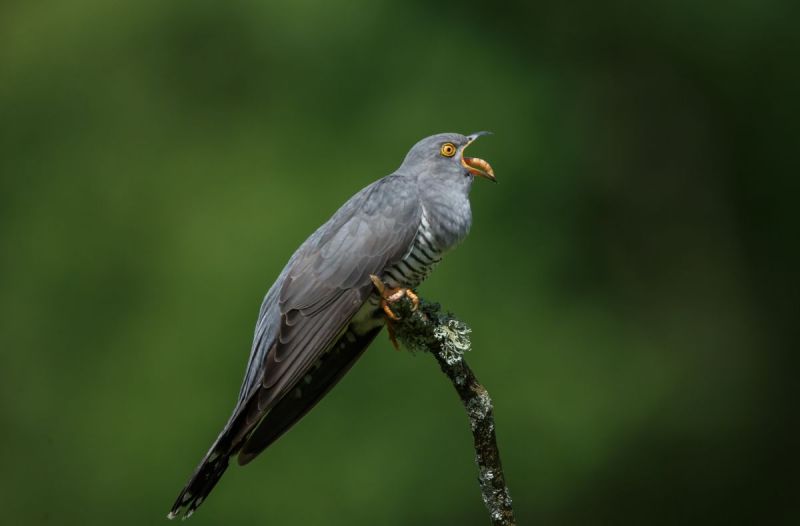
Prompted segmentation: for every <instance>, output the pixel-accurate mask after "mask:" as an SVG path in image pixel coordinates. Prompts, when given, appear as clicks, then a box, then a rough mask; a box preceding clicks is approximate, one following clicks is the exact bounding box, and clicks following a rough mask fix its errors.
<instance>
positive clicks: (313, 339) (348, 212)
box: [233, 175, 421, 460]
mask: <svg viewBox="0 0 800 526" xmlns="http://www.w3.org/2000/svg"><path fill="white" fill-rule="evenodd" d="M420 216H421V208H420V205H419V199H418V196H417V189H416V185H415V184H412V182H411V181H409V180H408V179H407V178H406V177H403V176H398V175H392V176H388V177H385V178H383V179H381V180H379V181H377V182H375V183H373V184H372V185H370V186H368V187H367V188H365V189H364V190H362V191H361V192H359V193H358V194H356V195H355V196H354V197H353V198H352V199H351V200H350V201H348V202H347V203H346V204H345V205H344V206H342V208H340V209H339V211H338V212H336V214H334V216H333V217H332V218H331V219H330V220H329V221H328V222H327V223H326V224H325V225H323V226H322V227H321V228H320V229H319V230H318V231H317V232H316V233H315V234H314V235H312V236H311V237H310V238H309V239H308V241H307V242H306V243H304V245H303V246H302V247H301V248H300V249H299V250H298V252H297V254H295V256H294V257H293V258H292V261H290V264H289V265H287V269H286V270H285V272H286V273H285V276H284V280H283V282H282V285H281V288H280V290H279V291H278V293H277V298H276V299H277V302H278V311H279V325H278V327H277V331H273V332H276V334H275V335H274V338H273V339H272V341H271V342H264V343H269V350H268V352H266V353H265V355H264V356H263V359H262V360H261V361H260V362H259V363H258V364H251V366H255V365H258V366H259V369H260V371H261V373H260V375H258V378H260V381H259V382H257V383H256V384H255V385H253V386H252V387H251V388H250V389H248V391H249V394H248V396H247V397H246V400H242V403H241V404H240V405H241V407H240V411H241V413H243V414H240V417H243V418H236V419H235V420H238V422H239V427H240V429H238V430H237V432H236V436H237V437H238V438H239V439H244V438H245V437H247V435H248V434H249V433H250V432H252V430H253V429H254V427H255V425H256V424H258V422H259V421H261V419H262V418H263V417H264V416H265V415H266V413H267V412H268V411H269V410H270V409H271V408H272V407H274V405H275V404H276V403H278V402H279V401H280V400H281V399H282V398H283V397H284V396H285V395H286V394H287V393H288V392H289V391H290V390H291V389H292V388H293V387H294V386H295V384H296V383H297V382H298V381H299V380H300V379H301V378H302V377H303V376H304V375H305V374H306V372H307V371H308V369H309V368H310V367H311V366H312V365H313V364H314V363H315V362H316V360H317V359H318V358H319V357H320V355H321V354H322V353H323V352H324V351H325V350H326V349H327V348H328V347H329V346H330V345H331V344H332V343H333V342H334V341H335V340H336V338H337V336H338V335H340V334H341V333H342V331H344V329H346V327H347V325H348V323H349V321H350V319H351V318H352V317H353V315H355V313H356V312H357V311H358V310H359V309H360V308H361V306H362V305H363V304H364V302H365V301H366V299H367V298H368V297H369V295H370V293H371V292H372V290H373V288H372V287H373V285H372V282H371V281H370V278H369V276H370V274H378V275H380V274H381V273H382V272H383V270H384V269H385V268H386V267H387V266H388V265H391V264H392V263H394V262H396V261H398V260H399V259H401V258H402V257H403V256H404V255H405V254H406V253H407V252H408V249H409V247H410V246H411V244H412V243H413V239H414V235H415V234H416V230H417V226H418V224H419V221H420ZM262 310H263V309H262ZM238 441H239V440H236V439H234V441H233V442H234V444H235V443H237V442H238ZM240 460H241V459H240Z"/></svg>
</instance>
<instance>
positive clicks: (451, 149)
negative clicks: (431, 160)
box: [439, 142, 456, 157]
mask: <svg viewBox="0 0 800 526" xmlns="http://www.w3.org/2000/svg"><path fill="white" fill-rule="evenodd" d="M439 153H441V154H442V155H444V156H445V157H452V156H454V155H455V154H456V145H455V144H453V143H452V142H446V143H444V144H443V145H442V149H441V150H439Z"/></svg>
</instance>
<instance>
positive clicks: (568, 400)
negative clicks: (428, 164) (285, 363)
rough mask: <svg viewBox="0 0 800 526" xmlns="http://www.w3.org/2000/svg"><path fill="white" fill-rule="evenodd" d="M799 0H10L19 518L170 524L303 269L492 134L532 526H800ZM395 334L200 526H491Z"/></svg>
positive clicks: (505, 411)
mask: <svg viewBox="0 0 800 526" xmlns="http://www.w3.org/2000/svg"><path fill="white" fill-rule="evenodd" d="M796 14H797V13H796V9H794V6H793V5H792V2H789V1H785V2H781V1H775V0H773V1H769V0H767V1H740V2H661V3H647V2H644V3H643V2H624V1H612V2H606V3H602V5H601V4H600V3H594V2H588V1H584V2H580V3H577V4H576V3H572V4H567V3H564V2H552V1H546V2H536V3H533V2H523V1H516V2H509V3H503V4H490V3H488V2H484V3H481V4H478V5H470V4H467V3H463V2H449V1H444V2H438V3H435V4H433V3H429V2H422V1H407V2H388V1H371V2H370V1H354V2H348V3H339V4H338V5H334V3H330V2H323V1H315V0H303V1H296V2H291V3H290V2H283V3H281V4H278V3H274V2H267V1H245V0H235V1H231V2H225V3H220V2H203V1H196V2H187V1H177V2H161V1H158V2H156V1H154V0H140V1H137V2H133V1H129V2H107V1H101V0H72V1H69V2H54V1H26V2H23V1H19V0H16V1H8V0H7V1H6V2H4V3H3V4H2V6H0V349H1V350H2V354H0V360H2V362H0V371H2V373H1V374H2V376H1V377H0V390H1V392H2V413H1V414H0V416H1V417H2V422H3V427H2V443H0V445H2V447H1V448H0V462H2V470H0V503H2V511H1V512H0V517H2V519H0V520H2V522H3V523H5V524H68V525H72V524H76V525H77V524H81V525H93V524H115V525H123V524H131V525H142V524H165V521H166V519H165V518H164V516H165V514H166V512H167V511H168V508H169V506H170V505H171V503H172V501H173V499H174V498H175V496H176V495H177V492H178V491H179V490H180V488H181V487H182V485H183V484H184V483H185V481H186V479H187V478H188V476H189V475H190V473H191V472H192V470H193V469H194V467H195V465H196V463H197V462H198V461H199V459H200V457H201V456H202V454H203V453H204V452H205V451H206V449H207V448H208V446H209V445H210V443H211V441H212V439H213V438H214V437H215V436H216V434H217V432H218V430H219V428H220V426H221V425H222V424H223V423H224V422H225V420H226V419H227V417H228V413H229V411H230V409H231V408H232V406H233V403H234V401H235V397H236V393H237V392H238V387H239V381H240V377H241V374H242V372H243V369H244V365H245V362H246V358H247V355H248V352H249V348H250V343H251V337H252V330H253V325H254V322H255V317H256V314H257V311H258V307H259V304H260V301H261V298H262V296H263V294H264V293H265V292H266V290H267V288H268V287H269V285H270V284H271V283H272V281H273V280H274V278H275V277H276V276H277V274H278V273H279V271H280V269H281V268H282V266H283V264H284V263H285V261H286V260H287V258H288V257H289V255H290V254H291V252H292V251H293V250H294V249H295V248H296V247H297V246H298V245H299V244H300V243H301V241H302V240H303V239H304V238H305V237H306V236H307V235H308V234H309V233H311V232H312V231H313V230H314V229H315V228H316V227H317V226H318V225H319V224H321V223H322V222H323V221H324V220H325V219H326V218H327V217H328V216H329V215H330V214H331V213H332V212H333V211H334V210H335V209H336V208H337V207H338V206H339V205H340V204H341V203H343V202H344V201H345V200H346V199H347V198H348V197H349V196H350V195H352V194H353V193H354V192H356V191H357V190H358V189H360V188H361V187H363V186H365V185H366V184H368V183H369V182H371V181H373V180H375V179H377V178H378V177H381V176H383V175H385V174H387V173H390V172H391V171H393V170H394V169H395V168H396V167H397V166H398V165H399V163H400V161H401V160H402V158H403V156H404V154H405V152H406V151H407V150H408V148H409V147H410V146H411V145H412V144H414V142H416V141H417V140H418V139H420V138H422V137H424V136H427V135H430V134H432V133H436V132H441V131H458V132H462V133H469V132H473V131H476V130H483V129H487V130H492V131H494V132H495V135H494V136H493V137H490V138H484V139H482V140H481V141H480V142H479V143H478V144H477V145H475V146H473V148H474V150H473V155H477V156H480V157H483V158H486V159H488V160H489V161H490V162H491V163H492V164H493V166H494V168H495V171H496V173H497V175H498V177H499V180H500V184H498V185H491V184H488V183H485V182H483V181H477V182H476V185H475V186H474V188H473V193H472V197H473V199H472V202H473V211H474V226H473V230H472V233H471V235H470V237H469V239H468V240H467V241H466V243H465V244H464V245H463V246H461V247H460V248H459V249H458V250H457V251H455V252H454V253H453V254H451V255H450V256H449V257H448V258H447V261H445V263H444V264H443V265H442V266H441V267H440V268H439V269H438V270H437V272H435V273H434V275H433V276H432V278H431V279H430V280H429V281H428V282H427V283H426V284H425V285H424V286H423V287H422V288H421V289H420V292H421V294H422V295H423V296H425V297H426V298H428V299H431V300H437V301H440V302H442V303H444V304H445V306H446V307H448V308H450V309H452V310H453V311H455V312H456V313H457V314H458V315H460V316H461V317H463V318H464V319H465V320H467V321H469V322H470V324H471V325H472V327H473V329H474V335H473V336H474V350H473V352H472V354H471V355H470V356H469V360H470V362H471V364H472V365H473V367H474V369H475V370H476V372H477V374H478V376H479V377H480V378H481V380H482V381H483V382H484V383H485V384H486V386H487V387H488V388H489V390H490V392H491V393H492V395H493V398H494V400H495V403H496V418H497V425H498V433H499V441H500V446H501V450H502V453H503V460H504V464H505V466H506V471H507V477H508V481H509V484H510V487H511V492H512V496H513V498H514V502H515V507H516V511H517V514H518V517H519V521H520V523H521V524H551V525H586V524H589V525H591V524H614V525H618V524H726V525H730V524H798V523H799V522H800V511H798V506H797V503H798V501H797V499H798V495H800V488H798V478H797V468H798V467H800V466H798V462H797V454H796V446H797V439H798V436H797V433H796V432H795V431H794V425H795V424H797V422H796V420H797V415H796V414H797V403H798V396H797V395H798V393H797V386H796V381H795V371H796V369H797V365H798V363H797V358H796V355H795V351H796V348H794V349H793V348H791V347H790V345H791V343H792V342H793V340H794V337H795V336H796V331H797V288H796V275H797V265H798V260H799V259H800V258H798V242H797V231H798V228H797V227H798V221H797V215H796V212H795V209H794V208H795V207H796V206H797V205H796V201H797V195H798V184H797V178H798V171H799V170H798V162H797V151H798V148H797V139H798V137H800V129H799V128H800V126H798V119H797V109H798V103H797V97H798V92H800V89H799V88H800V82H798V74H797V71H798V70H797V57H798V48H799V47H800V46H798V44H799V43H800V42H799V41H800V37H799V36H798V31H797V18H796V17H795V16H794V15H796ZM476 475H477V473H476V469H475V466H474V465H473V452H472V448H471V442H470V437H469V428H468V424H467V421H466V419H465V416H464V414H463V411H462V409H461V407H460V406H459V404H458V400H457V398H456V397H455V395H454V393H453V392H452V387H451V386H450V385H449V384H448V383H447V382H446V380H445V379H444V377H443V376H442V375H441V373H440V372H439V370H438V368H437V366H436V364H435V363H434V361H433V360H432V359H431V358H430V357H427V356H424V355H417V356H412V355H410V354H408V353H397V352H394V351H393V350H392V349H391V347H390V345H389V343H388V340H387V339H386V338H385V336H381V337H379V339H378V341H377V343H376V344H375V345H373V347H372V349H371V350H370V351H369V352H367V353H366V355H365V356H364V357H363V359H362V360H361V361H360V362H359V363H358V364H357V366H356V367H355V368H354V369H353V371H352V372H351V373H350V374H349V375H348V376H347V377H346V378H345V379H344V381H343V382H342V383H341V384H340V385H339V386H338V387H337V388H336V389H335V390H334V391H333V392H332V393H331V394H330V395H329V396H328V397H327V398H326V399H325V400H324V401H323V402H322V403H321V404H320V405H319V406H318V407H317V409H316V410H315V411H313V412H312V413H311V414H310V415H309V416H308V417H307V418H306V419H304V420H303V421H302V422H301V423H300V424H299V425H298V426H297V427H295V428H294V429H293V430H292V431H290V432H289V434H288V435H286V436H285V437H284V438H283V439H282V440H280V441H279V442H278V443H277V444H276V445H275V446H273V447H272V448H271V449H269V450H268V451H267V452H266V454H264V455H263V456H262V457H260V458H259V459H258V460H257V461H256V462H255V463H253V464H252V465H250V466H248V468H247V469H239V468H238V467H232V468H231V469H230V470H229V471H228V473H227V474H226V476H225V477H224V478H223V480H222V482H221V483H220V485H219V486H218V487H217V489H216V490H215V491H214V493H213V495H212V496H211V498H210V499H209V500H208V501H207V502H206V503H205V504H204V505H203V507H202V508H201V509H200V510H199V512H198V513H197V514H196V515H195V516H194V517H193V518H192V519H191V520H192V523H193V524H196V525H198V526H200V525H203V524H220V523H225V524H244V523H252V524H303V525H305V524H331V525H336V524H348V525H352V524H364V525H367V524H387V525H401V524H402V525H405V524H486V523H487V518H486V514H485V511H484V509H483V504H482V502H481V499H480V496H479V492H478V487H477V484H476Z"/></svg>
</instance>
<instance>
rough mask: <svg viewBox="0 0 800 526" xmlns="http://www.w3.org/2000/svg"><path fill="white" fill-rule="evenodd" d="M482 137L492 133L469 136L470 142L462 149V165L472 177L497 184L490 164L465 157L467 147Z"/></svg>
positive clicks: (478, 133) (475, 158)
mask: <svg viewBox="0 0 800 526" xmlns="http://www.w3.org/2000/svg"><path fill="white" fill-rule="evenodd" d="M482 135H490V132H477V133H473V134H472V135H468V136H467V139H469V142H467V144H466V145H465V146H464V147H463V148H461V164H462V165H463V166H464V168H466V169H467V170H468V171H469V173H471V174H472V175H474V176H476V177H483V178H484V179H488V180H490V181H492V182H493V183H496V182H497V178H496V177H495V176H494V170H492V166H491V165H490V164H489V163H487V162H486V161H484V160H483V159H478V158H477V157H467V156H465V155H464V150H466V149H467V146H469V145H470V144H472V142H473V141H474V140H475V139H477V138H478V137H481V136H482Z"/></svg>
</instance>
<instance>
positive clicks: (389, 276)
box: [383, 208, 442, 288]
mask: <svg viewBox="0 0 800 526" xmlns="http://www.w3.org/2000/svg"><path fill="white" fill-rule="evenodd" d="M435 239H436V238H435V236H434V232H433V229H432V228H431V223H430V220H429V218H428V213H427V211H426V210H425V209H424V208H423V210H422V217H421V219H420V224H419V226H418V227H417V232H416V235H415V236H414V241H413V242H412V243H411V247H410V248H409V249H408V252H406V254H405V255H404V256H403V258H402V259H401V260H400V261H398V262H397V263H394V264H393V265H391V266H389V267H388V268H387V269H386V270H385V271H384V275H383V280H384V282H385V283H386V284H387V285H389V286H390V287H410V288H414V287H417V286H418V285H419V284H420V283H422V282H423V281H425V279H426V278H427V277H428V275H430V273H431V271H432V270H433V269H434V267H436V265H438V264H439V262H441V261H442V250H441V249H440V248H439V245H438V243H437V242H436V240H435Z"/></svg>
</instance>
